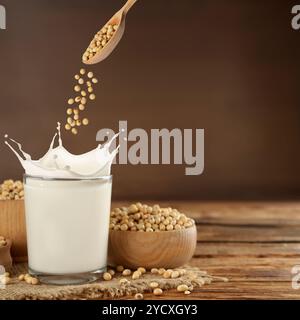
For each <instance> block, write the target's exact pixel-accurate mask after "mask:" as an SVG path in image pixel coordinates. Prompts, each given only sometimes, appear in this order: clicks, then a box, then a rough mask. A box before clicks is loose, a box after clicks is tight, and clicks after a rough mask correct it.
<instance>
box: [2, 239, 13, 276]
mask: <svg viewBox="0 0 300 320" xmlns="http://www.w3.org/2000/svg"><path fill="white" fill-rule="evenodd" d="M6 242H7V243H6V245H5V246H4V247H1V248H0V266H3V267H4V268H5V270H6V271H7V270H9V269H10V268H11V266H12V258H11V255H10V248H11V240H10V239H6Z"/></svg>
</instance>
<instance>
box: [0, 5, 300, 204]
mask: <svg viewBox="0 0 300 320" xmlns="http://www.w3.org/2000/svg"><path fill="white" fill-rule="evenodd" d="M123 2H124V1H120V0H116V1H111V0H105V1H104V0H85V1H82V0H72V1H71V0H69V1H66V0H60V1H53V0H52V1H50V0H26V1H23V0H1V4H3V5H5V6H6V9H7V27H8V29H7V30H6V31H2V30H0V97H1V100H0V108H1V115H0V135H1V136H2V135H4V134H5V133H9V135H10V136H12V137H14V138H16V139H19V140H21V141H22V142H23V146H24V148H25V150H27V151H28V152H29V153H31V154H32V155H33V156H34V157H39V156H41V155H42V154H43V153H44V152H45V150H46V149H47V146H48V144H49V142H50V139H51V138H52V135H53V133H54V129H55V125H56V121H57V120H61V121H63V120H64V117H65V113H64V112H65V107H66V103H65V101H66V99H67V98H68V96H69V95H71V94H72V87H73V75H74V74H75V73H76V72H77V70H78V69H79V68H80V67H81V64H80V58H81V54H82V51H83V49H85V47H86V46H87V44H88V42H89V41H90V39H91V37H92V36H93V34H94V33H95V31H97V29H99V28H100V27H101V26H102V25H103V24H104V23H105V22H106V20H107V18H109V17H110V16H111V15H112V14H113V13H114V12H115V11H116V10H117V9H119V7H121V5H122V4H123ZM294 4H295V3H294V2H290V1H286V0H281V1H274V0H273V1H260V0H255V1H250V0H249V1H234V0H230V1H221V0H210V1H208V0H207V1H201V0H185V1H167V0H165V1H161V0H139V1H138V3H137V4H136V6H135V7H134V8H133V9H132V11H131V12H130V14H129V15H128V20H127V28H126V34H125V36H124V39H123V40H122V42H121V43H120V45H119V47H118V48H117V50H116V52H114V54H113V55H112V56H111V57H110V58H109V59H107V60H106V61H104V62H103V63H101V64H99V65H97V66H95V67H94V68H93V71H94V72H95V73H97V75H98V77H99V78H101V85H99V87H98V89H97V95H98V99H97V100H96V103H95V104H94V106H91V107H90V109H89V111H88V116H89V118H90V119H91V120H92V124H91V125H90V126H89V127H88V128H85V129H84V130H83V131H81V133H80V135H79V136H77V137H73V136H70V135H65V136H64V141H65V145H66V146H67V147H68V148H69V149H70V151H72V152H75V153H79V152H84V151H87V150H88V149H90V148H92V147H94V146H95V135H96V132H97V130H99V129H100V128H102V127H108V128H112V129H114V130H117V128H118V121H119V120H128V125H129V129H130V128H135V127H141V128H145V129H147V130H150V129H151V128H169V129H172V128H176V127H178V128H182V129H183V128H204V129H205V135H206V136H205V172H204V174H203V175H201V176H185V175H184V166H162V165H153V166H151V165H149V166H142V165H141V166H131V165H127V166H125V165H123V166H115V167H114V168H113V173H114V198H119V199H125V198H126V199H141V198H152V199H172V198H174V199H261V198H265V199H267V198H273V199H284V198H299V194H300V193H299V191H300V179H299V174H300V161H299V160H300V148H299V147H300V146H299V137H300V108H299V102H300V94H299V85H300V81H299V80H300V79H299V70H300V59H299V57H300V30H299V31H294V30H292V28H291V24H290V21H291V13H290V12H291V8H292V6H293V5H294ZM21 174H22V169H21V168H20V166H19V164H18V162H17V160H16V159H15V157H14V156H13V155H12V153H11V152H9V151H8V150H7V148H6V147H5V146H4V144H1V146H0V179H4V178H8V177H12V178H18V177H20V176H21Z"/></svg>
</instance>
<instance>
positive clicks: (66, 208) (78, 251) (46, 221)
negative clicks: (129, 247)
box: [5, 123, 118, 284]
mask: <svg viewBox="0 0 300 320" xmlns="http://www.w3.org/2000/svg"><path fill="white" fill-rule="evenodd" d="M117 136H118V134H117V135H115V136H114V137H113V138H112V139H111V140H110V142H108V143H106V144H105V145H104V146H102V145H100V144H99V145H98V146H97V147H96V148H95V149H94V150H91V151H89V152H87V153H84V154H81V155H74V154H71V153H70V152H69V151H68V150H66V149H65V148H64V146H63V144H62V139H61V134H60V124H59V123H58V127H57V133H56V134H55V136H54V137H53V139H52V142H51V144H50V147H49V149H48V151H47V152H46V154H45V155H44V156H43V157H42V158H40V159H38V160H32V159H31V156H30V155H29V154H28V153H26V152H24V151H23V149H22V146H21V144H20V143H18V142H16V141H15V140H13V139H9V138H8V136H6V139H7V140H6V141H5V143H6V144H7V146H8V147H9V148H10V149H11V150H12V151H13V152H14V153H15V155H16V156H17V157H18V159H19V161H20V163H21V165H22V166H23V168H24V170H25V176H24V190H25V213H26V228H27V245H28V264H29V271H30V273H31V274H32V275H36V276H39V277H40V280H41V281H43V282H47V283H57V284H73V283H82V282H87V281H92V280H95V279H96V276H97V275H99V274H101V273H102V272H103V271H105V270H106V261H107V246H108V233H109V218H110V203H111V189H112V181H111V175H110V172H111V165H112V162H113V159H114V157H115V155H116V154H117V152H118V148H116V149H115V150H113V151H112V152H111V151H110V150H109V149H110V146H111V144H112V142H113V140H114V139H116V137H117ZM57 138H58V139H57ZM56 140H58V146H57V147H54V144H55V142H56ZM55 275H57V277H55Z"/></svg>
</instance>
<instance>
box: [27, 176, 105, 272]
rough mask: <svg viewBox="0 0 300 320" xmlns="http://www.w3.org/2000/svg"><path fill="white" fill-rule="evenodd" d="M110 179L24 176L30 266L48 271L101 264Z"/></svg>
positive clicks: (87, 268)
mask: <svg viewBox="0 0 300 320" xmlns="http://www.w3.org/2000/svg"><path fill="white" fill-rule="evenodd" d="M110 202H111V180H110V179H108V180H101V179H100V180H86V181H84V180H81V181H80V180H79V181H57V180H56V181H51V180H48V181H46V180H44V181H43V180H36V179H32V178H26V183H25V209H26V227H27V245H28V259H29V268H30V269H31V270H32V271H33V272H37V273H48V274H70V273H85V272H90V271H95V270H99V269H105V268H106V262H107V243H108V232H109V215H110Z"/></svg>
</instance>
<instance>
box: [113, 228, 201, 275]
mask: <svg viewBox="0 0 300 320" xmlns="http://www.w3.org/2000/svg"><path fill="white" fill-rule="evenodd" d="M196 242H197V229H196V227H195V226H193V227H191V228H187V229H184V230H178V231H175V230H174V231H161V232H143V233H141V232H132V231H110V236H109V246H108V252H109V255H108V257H109V258H108V261H109V263H110V264H111V265H114V266H116V265H122V266H127V267H130V268H138V267H141V266H142V267H145V268H147V269H151V268H154V267H156V268H176V267H180V266H182V265H184V264H186V263H187V262H188V261H189V260H190V259H191V258H192V256H193V254H194V252H195V249H196Z"/></svg>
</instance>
